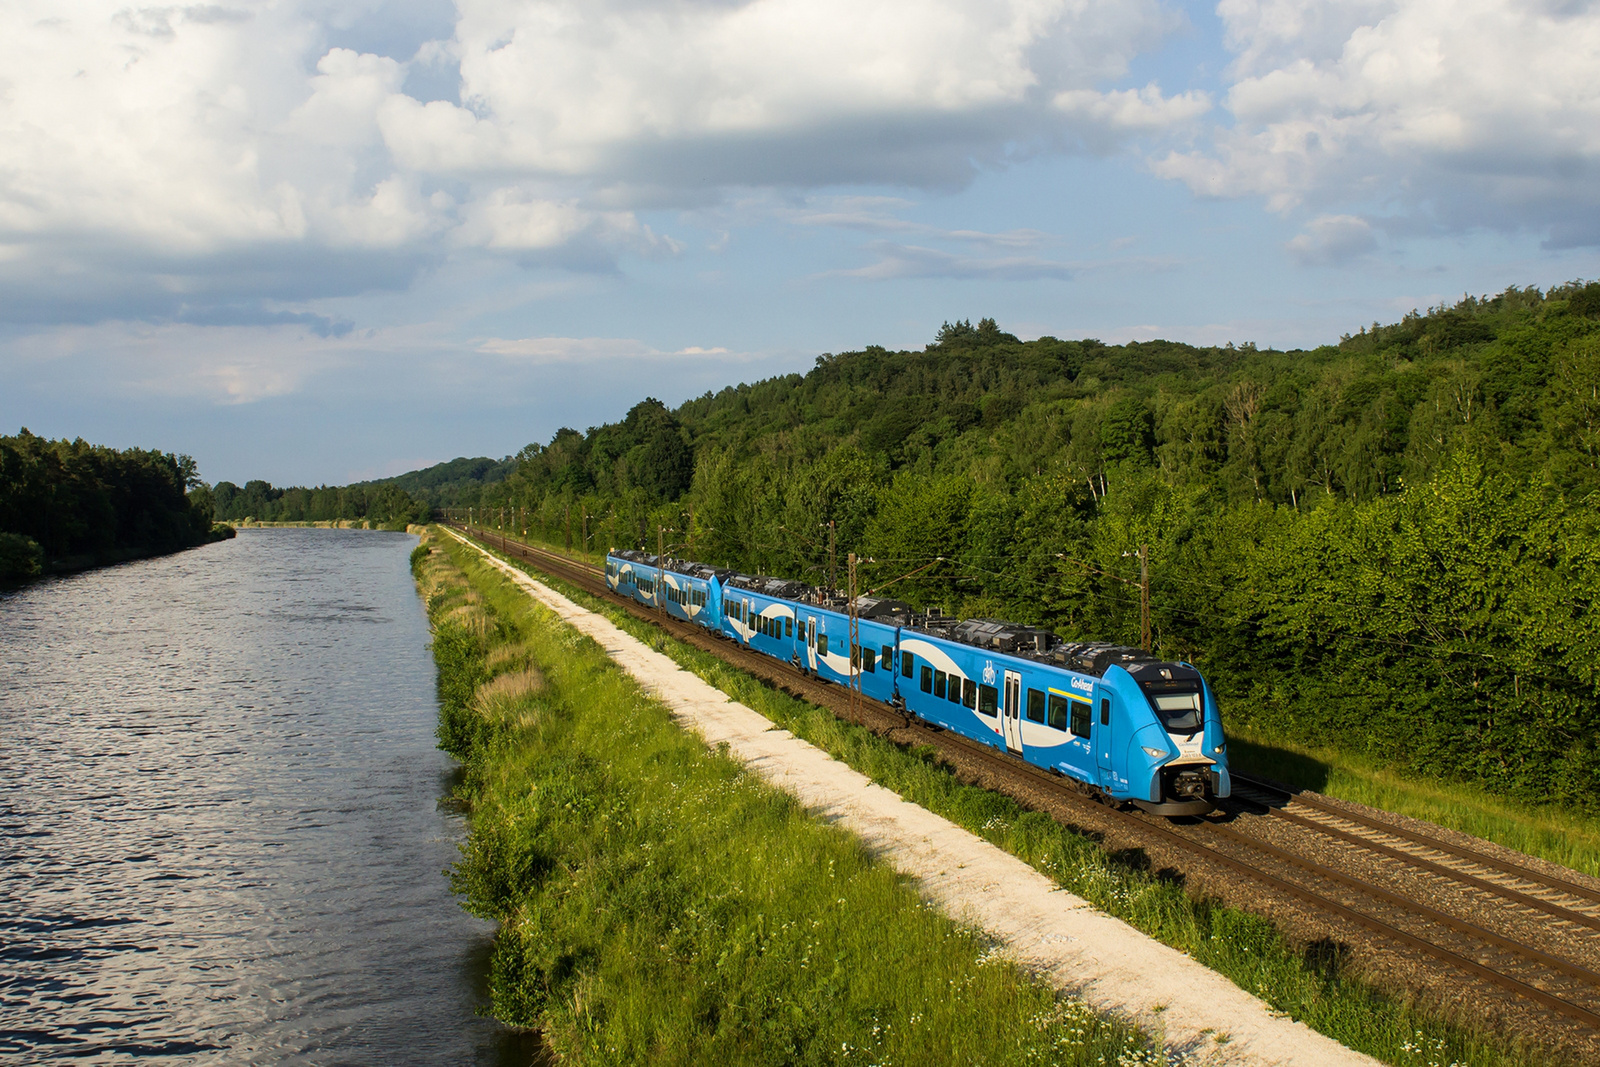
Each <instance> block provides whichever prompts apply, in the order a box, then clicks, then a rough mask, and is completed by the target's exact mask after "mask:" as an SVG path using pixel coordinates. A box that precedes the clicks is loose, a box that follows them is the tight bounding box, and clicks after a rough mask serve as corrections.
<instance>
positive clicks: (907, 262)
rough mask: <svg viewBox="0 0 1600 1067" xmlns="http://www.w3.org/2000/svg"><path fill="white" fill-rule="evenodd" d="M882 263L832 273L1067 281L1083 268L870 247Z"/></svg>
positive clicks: (916, 248)
mask: <svg viewBox="0 0 1600 1067" xmlns="http://www.w3.org/2000/svg"><path fill="white" fill-rule="evenodd" d="M870 247H871V249H872V251H873V252H875V253H877V255H878V261H877V262H876V263H872V264H869V265H868V266H865V267H858V268H856V269H854V270H840V271H830V272H829V274H830V275H833V276H837V277H846V278H870V279H873V280H875V281H885V280H888V279H892V278H983V279H991V280H999V281H1036V280H1039V279H1058V280H1067V279H1070V278H1072V277H1074V276H1075V275H1076V274H1078V273H1079V271H1081V270H1082V269H1083V267H1082V265H1080V264H1075V263H1062V262H1059V261H1057V260H1053V259H1044V258H1041V257H1039V256H969V255H961V254H959V253H956V252H946V251H943V250H941V249H937V248H925V247H921V246H919V245H903V244H895V243H892V242H889V241H879V242H876V243H874V244H873V245H871V246H870Z"/></svg>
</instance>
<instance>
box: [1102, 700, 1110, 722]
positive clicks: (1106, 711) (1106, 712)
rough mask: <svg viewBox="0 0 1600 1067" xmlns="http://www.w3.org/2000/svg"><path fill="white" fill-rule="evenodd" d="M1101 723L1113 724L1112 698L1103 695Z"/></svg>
mask: <svg viewBox="0 0 1600 1067" xmlns="http://www.w3.org/2000/svg"><path fill="white" fill-rule="evenodd" d="M1100 725H1101V726H1110V725H1111V700H1110V698H1109V697H1102V698H1101V699H1100Z"/></svg>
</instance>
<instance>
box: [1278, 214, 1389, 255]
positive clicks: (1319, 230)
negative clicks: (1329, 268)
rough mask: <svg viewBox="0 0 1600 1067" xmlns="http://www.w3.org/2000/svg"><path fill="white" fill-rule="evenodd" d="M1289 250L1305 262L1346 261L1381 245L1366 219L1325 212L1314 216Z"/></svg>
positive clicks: (1293, 240)
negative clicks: (1325, 213)
mask: <svg viewBox="0 0 1600 1067" xmlns="http://www.w3.org/2000/svg"><path fill="white" fill-rule="evenodd" d="M1287 247H1288V250H1289V254H1290V255H1291V256H1292V257H1294V259H1295V260H1296V261H1297V262H1299V263H1301V264H1305V265H1311V264H1336V263H1344V262H1346V261H1348V260H1351V259H1354V258H1355V257H1357V256H1360V255H1365V254H1366V253H1368V252H1371V251H1372V250H1373V249H1375V248H1377V247H1378V241H1377V238H1376V237H1375V236H1373V233H1372V227H1371V225H1369V224H1368V223H1367V220H1366V219H1360V218H1357V217H1356V216H1354V215H1324V216H1322V217H1321V218H1317V219H1312V220H1311V222H1310V223H1308V224H1307V225H1306V228H1305V232H1303V233H1300V234H1297V235H1296V236H1295V237H1294V238H1293V239H1292V240H1291V241H1290V242H1289V244H1288V246H1287Z"/></svg>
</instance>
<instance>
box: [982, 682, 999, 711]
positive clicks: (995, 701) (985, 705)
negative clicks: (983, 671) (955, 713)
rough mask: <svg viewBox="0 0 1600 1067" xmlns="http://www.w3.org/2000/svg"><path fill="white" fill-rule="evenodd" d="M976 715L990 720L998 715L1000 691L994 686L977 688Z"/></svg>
mask: <svg viewBox="0 0 1600 1067" xmlns="http://www.w3.org/2000/svg"><path fill="white" fill-rule="evenodd" d="M978 714H979V715H987V716H989V718H991V719H992V718H994V717H995V716H996V715H998V714H1000V691H999V690H998V689H996V688H995V687H994V686H992V685H980V686H978Z"/></svg>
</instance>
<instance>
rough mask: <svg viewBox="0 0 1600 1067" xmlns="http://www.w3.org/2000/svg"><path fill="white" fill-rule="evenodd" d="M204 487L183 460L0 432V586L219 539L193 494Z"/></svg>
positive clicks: (190, 461)
mask: <svg viewBox="0 0 1600 1067" xmlns="http://www.w3.org/2000/svg"><path fill="white" fill-rule="evenodd" d="M202 484H203V483H202V482H201V481H200V477H199V472H198V470H197V469H196V467H195V462H194V460H193V459H191V458H190V457H188V456H180V455H174V454H173V453H171V452H158V451H152V450H147V449H141V448H129V449H115V448H107V447H105V446H103V445H91V444H89V443H88V442H87V441H84V440H83V439H82V438H79V439H77V440H73V441H68V440H64V439H63V440H59V441H56V440H49V439H47V438H43V437H39V436H38V435H36V434H33V433H30V432H28V430H27V429H26V428H24V429H22V430H21V431H20V432H19V433H17V434H16V435H15V436H10V437H4V436H0V583H12V582H17V581H23V580H26V579H28V578H34V577H37V576H39V575H40V574H42V573H46V572H49V571H59V570H75V569H80V568H83V567H89V566H95V565H98V564H102V563H108V562H113V561H115V560H121V559H130V558H134V557H137V556H147V555H155V554H158V553H162V552H174V551H177V550H178V549H182V548H189V547H192V546H194V545H198V544H202V543H204V542H206V541H208V540H212V539H214V538H216V537H220V536H226V535H227V534H225V533H224V532H222V531H215V530H214V529H213V524H212V518H211V511H210V507H209V504H208V502H206V501H205V500H204V499H203V498H196V497H195V496H194V495H193V494H192V493H191V491H192V490H195V489H197V488H199V487H200V486H201V485H202ZM228 533H231V531H228Z"/></svg>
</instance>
